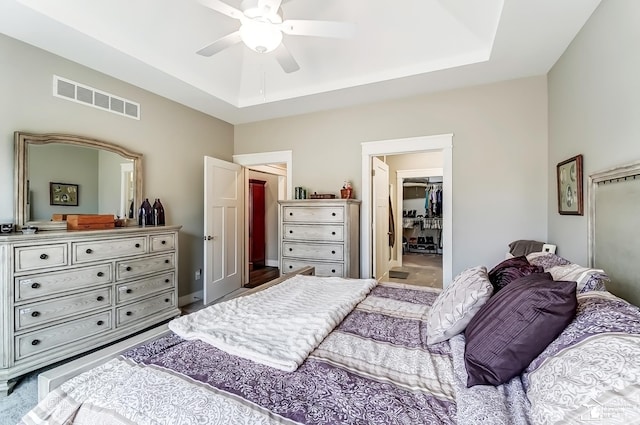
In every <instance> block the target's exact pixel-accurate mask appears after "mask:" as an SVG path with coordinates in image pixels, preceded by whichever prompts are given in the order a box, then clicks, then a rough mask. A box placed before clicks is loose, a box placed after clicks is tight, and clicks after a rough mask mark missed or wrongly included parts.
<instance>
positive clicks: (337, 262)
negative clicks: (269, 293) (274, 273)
mask: <svg viewBox="0 0 640 425" xmlns="http://www.w3.org/2000/svg"><path fill="white" fill-rule="evenodd" d="M279 204H280V253H281V259H280V270H281V271H282V273H289V272H291V271H293V270H295V269H298V268H300V267H304V266H314V267H315V274H316V276H339V277H352V278H358V277H360V201H356V200H353V199H304V200H292V201H279Z"/></svg>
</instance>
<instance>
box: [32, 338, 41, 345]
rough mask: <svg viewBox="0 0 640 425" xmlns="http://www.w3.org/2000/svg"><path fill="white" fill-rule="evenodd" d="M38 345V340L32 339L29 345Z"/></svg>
mask: <svg viewBox="0 0 640 425" xmlns="http://www.w3.org/2000/svg"><path fill="white" fill-rule="evenodd" d="M38 344H40V340H39V339H34V340H33V341H31V345H38Z"/></svg>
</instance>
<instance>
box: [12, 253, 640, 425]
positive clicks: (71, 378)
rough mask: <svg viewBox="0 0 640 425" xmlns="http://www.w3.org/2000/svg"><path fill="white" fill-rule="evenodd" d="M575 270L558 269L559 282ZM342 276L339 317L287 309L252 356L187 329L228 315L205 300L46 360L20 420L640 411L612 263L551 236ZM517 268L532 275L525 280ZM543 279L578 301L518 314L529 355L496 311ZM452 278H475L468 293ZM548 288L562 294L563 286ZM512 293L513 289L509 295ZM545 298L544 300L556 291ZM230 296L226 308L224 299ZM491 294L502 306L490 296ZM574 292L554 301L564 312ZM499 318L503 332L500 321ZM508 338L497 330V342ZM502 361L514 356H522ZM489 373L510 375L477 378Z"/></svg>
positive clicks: (608, 417)
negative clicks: (64, 358) (383, 279)
mask: <svg viewBox="0 0 640 425" xmlns="http://www.w3.org/2000/svg"><path fill="white" fill-rule="evenodd" d="M523 259H524V260H525V261H526V264H525V263H524V262H523ZM514 268H515V269H517V270H515V269H514ZM528 271H530V272H531V273H528ZM312 273H313V269H312V268H305V269H303V270H301V271H300V272H299V273H296V274H291V275H287V277H284V278H281V279H278V280H277V281H274V282H272V283H271V284H269V285H268V288H267V289H264V290H260V291H251V293H250V294H248V295H246V296H244V297H242V298H241V299H244V301H242V302H247V303H249V302H252V300H253V301H256V300H257V301H256V302H258V301H259V304H260V305H263V304H264V303H263V298H260V297H265V296H272V294H275V293H276V292H277V289H278V288H284V287H286V286H285V285H290V284H291V285H292V284H293V283H292V282H293V280H294V279H295V280H297V281H296V282H297V283H296V282H294V283H296V284H302V286H304V285H315V284H317V283H319V282H318V279H322V278H315V277H313V276H310V274H312ZM491 274H493V276H492V277H493V278H494V280H496V277H498V278H499V280H500V282H501V285H502V286H501V287H500V288H499V289H496V288H495V287H494V286H493V285H494V283H492V282H491V281H490V280H489V275H491ZM532 277H533V278H532ZM542 277H544V279H542ZM571 278H573V279H574V280H572V281H569V280H565V281H563V282H566V283H565V284H563V285H555V284H554V283H552V282H554V281H556V280H561V279H571ZM509 279H511V282H506V281H507V280H509ZM536 279H537V280H540V279H542V281H540V282H538V281H536V282H534V280H536ZM348 281H349V284H352V283H353V284H354V285H355V286H357V285H360V286H357V289H356V290H355V292H357V294H356V295H357V296H354V297H351V298H350V299H349V302H347V303H343V302H342V301H340V302H336V305H338V304H339V306H338V308H337V309H336V310H340V309H343V310H344V309H345V308H346V307H345V306H347V305H348V306H351V307H349V308H348V311H344V312H343V314H341V315H340V314H339V315H337V316H335V315H333V313H331V314H330V317H331V319H330V320H329V321H333V322H335V327H331V326H329V327H330V328H331V329H329V331H328V333H327V334H326V336H324V335H316V334H315V331H314V330H313V329H311V330H304V331H302V333H300V335H299V336H296V337H295V338H289V339H287V338H286V337H284V336H286V335H289V333H290V332H292V331H289V330H287V331H285V332H281V335H278V332H277V327H278V326H280V325H279V324H278V326H272V328H276V329H275V331H274V329H271V330H267V331H264V332H265V334H269V335H272V334H271V333H269V332H272V331H274V332H275V333H273V335H274V336H273V337H271V336H269V337H268V338H267V337H265V338H262V339H264V340H265V344H267V345H266V347H267V349H266V352H265V349H264V347H262V346H261V347H257V348H255V350H254V348H253V347H251V346H249V347H248V348H247V350H248V351H252V350H254V351H255V352H257V353H258V357H256V358H257V360H256V358H254V359H253V360H252V359H249V358H245V357H244V352H243V350H239V351H238V352H236V353H235V354H234V353H233V348H229V347H225V345H224V344H226V343H229V341H230V340H231V339H234V338H235V337H236V333H237V332H239V333H242V332H243V331H242V330H241V331H235V330H234V331H233V332H231V333H228V334H222V335H217V332H218V328H216V329H214V330H212V331H211V332H209V333H208V334H207V335H209V336H205V337H203V336H202V335H200V336H198V335H192V334H191V333H190V332H191V331H193V330H194V329H198V327H197V326H196V325H197V323H198V322H203V323H212V322H215V323H218V320H217V318H218V317H220V316H217V314H219V313H220V311H222V310H210V311H208V312H206V313H203V314H202V315H200V316H199V318H195V316H193V317H189V316H191V315H189V316H184V320H183V321H182V322H180V323H179V324H173V325H172V324H169V327H171V328H173V329H174V330H178V332H179V333H180V335H178V334H177V333H176V332H174V330H171V329H169V328H168V327H167V326H164V327H160V328H157V329H153V330H150V331H148V332H146V333H144V334H141V335H139V336H137V337H135V338H132V339H130V340H127V341H124V342H122V343H120V344H117V345H115V346H113V347H110V348H108V349H106V350H102V351H99V352H96V353H94V354H91V355H89V356H87V357H86V358H84V359H80V360H78V361H75V362H71V363H69V364H67V365H64V366H61V367H60V368H57V369H53V370H52V371H49V372H47V373H45V374H43V375H41V376H40V378H39V392H40V396H41V401H40V403H39V404H38V406H36V408H34V409H33V410H32V411H30V412H29V413H28V414H27V415H26V416H25V417H24V418H23V420H22V423H23V424H35V423H65V424H66V423H69V424H70V423H79V424H84V423H87V424H89V423H90V424H98V423H117V424H134V423H135V424H160V423H167V424H178V423H179V424H190V423H199V424H235V423H237V424H463V425H464V424H478V423H491V424H505V425H506V424H529V423H541V424H542V423H588V422H589V421H592V423H607V424H609V423H610V424H614V423H633V421H637V420H638V418H640V410H639V409H640V408H639V407H638V406H640V387H639V386H638V382H640V311H639V309H638V308H637V307H635V306H633V305H631V304H629V303H627V302H626V301H624V300H621V299H620V298H617V297H615V296H613V295H612V294H610V293H608V292H606V290H605V286H604V285H605V281H606V274H605V273H604V272H603V271H600V270H596V269H587V268H584V267H583V268H581V267H580V266H577V265H574V264H571V263H570V262H568V261H567V260H564V259H562V258H561V257H558V256H556V255H554V254H552V253H549V252H544V253H533V254H529V255H527V256H520V257H514V258H510V259H507V260H505V261H504V262H502V263H500V264H498V265H496V266H495V267H493V268H492V270H491V271H488V270H487V269H486V268H485V267H481V266H478V267H474V268H470V269H468V270H465V271H464V272H462V273H460V275H458V276H457V277H456V279H455V280H454V282H453V283H452V285H450V286H448V288H447V289H445V290H443V291H442V290H438V289H434V288H427V287H417V286H410V285H405V284H399V283H380V284H376V283H375V282H367V281H366V280H357V281H356V280H353V279H348ZM521 281H526V282H525V284H522V285H521V284H520V282H521ZM331 283H332V282H324V283H323V284H325V285H330V284H331ZM333 283H338V282H333ZM343 283H344V282H343ZM487 285H490V286H491V288H489V287H488V286H487ZM326 287H328V286H326ZM533 287H536V288H540V289H539V291H540V293H541V294H542V298H543V299H544V298H545V297H547V298H549V297H548V295H549V293H548V292H547V291H548V290H549V289H548V288H549V287H554V288H555V287H557V288H559V289H558V290H561V291H564V292H565V293H566V294H568V295H569V297H568V298H569V299H571V302H572V303H573V304H571V307H570V308H569V310H571V308H572V309H573V311H572V312H571V314H565V316H566V317H564V318H563V319H562V320H561V321H558V320H557V318H550V317H535V318H528V319H527V320H525V321H523V322H522V323H520V324H521V325H522V326H523V328H522V329H519V330H517V331H518V332H519V333H522V332H523V329H524V334H526V333H527V332H534V335H536V336H535V337H532V338H528V339H529V340H530V341H534V342H536V343H535V344H533V345H536V347H534V348H535V351H536V352H537V354H536V355H535V356H531V353H526V355H525V354H522V353H519V352H517V350H516V351H514V350H515V348H514V347H516V346H519V345H518V344H517V343H516V342H514V341H513V340H505V341H502V340H501V338H503V335H504V334H506V333H509V332H506V331H505V329H506V327H505V326H504V325H500V323H502V324H504V323H516V322H517V320H513V321H510V319H506V318H505V317H504V316H500V314H502V313H501V312H502V311H505V310H509V308H511V307H512V308H514V309H515V311H514V312H512V313H513V314H520V313H521V312H522V311H518V308H521V307H520V306H521V305H522V304H523V302H522V299H523V298H518V297H522V295H521V294H520V292H524V293H525V295H526V297H527V298H532V297H531V294H529V293H527V292H526V291H529V290H530V288H533ZM454 288H458V289H461V288H464V289H465V290H464V291H463V292H464V294H465V296H463V297H462V298H464V299H462V300H460V299H459V298H460V293H461V291H455V290H454ZM514 288H515V289H514ZM518 288H520V289H518ZM496 291H499V292H496ZM571 291H573V292H571ZM500 293H501V294H502V295H500V296H498V295H497V294H500ZM265 294H266V295H265ZM327 294H331V293H330V292H329V291H327ZM327 294H323V293H314V294H313V295H312V296H311V297H298V298H297V299H295V297H294V301H295V302H294V304H295V305H296V306H295V308H298V309H300V308H301V306H303V310H305V312H308V313H309V315H310V316H313V317H315V316H321V315H323V314H325V312H324V311H322V312H319V313H316V312H314V311H313V309H314V308H315V306H314V305H313V303H307V304H308V305H307V304H305V302H306V301H304V300H303V301H302V304H298V303H297V301H299V300H300V299H302V298H304V299H305V300H308V299H309V298H311V299H316V297H317V298H318V299H323V298H322V297H323V296H325V297H326V296H329V297H330V298H331V299H334V298H336V299H337V298H340V297H342V295H339V296H338V295H336V296H335V297H334V296H333V295H327ZM551 296H552V297H551V298H553V297H556V298H557V297H558V296H559V293H558V292H557V291H556V292H554V293H552V294H551ZM505 298H507V299H509V300H511V301H510V305H511V306H510V307H509V308H507V307H505V304H504V303H505V301H504V299H505ZM533 298H535V297H533ZM327 299H328V298H327ZM340 300H342V298H340ZM232 301H234V300H231V301H229V303H231V302H232ZM545 302H547V304H545V305H547V307H549V306H548V304H549V300H548V299H546V301H545ZM238 303H239V304H241V302H240V301H238ZM222 304H224V305H222V306H221V307H219V309H224V308H226V307H227V305H226V303H222ZM254 305H258V304H254ZM496 305H497V307H500V308H499V309H498V310H497V313H496V311H494V310H492V309H493V308H495V307H496ZM566 305H567V303H566V302H562V303H559V304H558V305H557V306H555V307H557V308H556V310H557V311H556V312H555V313H556V315H561V314H560V313H563V312H562V309H565V310H566V309H567V307H566ZM234 306H235V304H234ZM212 307H215V306H212ZM555 307H554V306H553V305H552V306H550V307H549V308H548V309H549V310H553V309H554V308H555ZM210 308H211V307H210ZM234 308H235V307H234ZM204 310H208V309H204ZM204 310H203V311H204ZM230 311H232V312H236V310H234V309H232V310H230ZM197 313H199V312H196V313H193V314H197ZM207 314H208V316H207ZM265 314H266V315H267V316H266V317H268V319H265V318H264V317H253V319H254V320H255V321H257V322H259V321H261V320H269V321H271V320H273V323H280V322H278V320H280V319H282V318H281V317H275V316H270V315H269V314H270V313H269V311H268V309H266V313H265ZM296 314H297V315H298V314H299V310H298V313H296ZM493 314H497V316H495V317H494V316H492V315H493ZM274 317H275V318H274ZM285 318H286V317H285ZM180 319H183V318H180ZM180 319H178V320H180ZM480 319H482V320H480ZM490 319H491V320H492V321H491V320H490ZM496 320H497V321H498V322H496ZM505 320H506V321H505ZM221 321H224V320H222V319H221ZM255 321H254V322H252V323H256V322H255ZM488 321H489V322H490V323H489V322H488ZM172 323H173V322H172ZM176 323H178V322H176ZM270 323H271V322H270ZM531 323H537V324H538V326H539V325H541V324H542V326H543V327H544V328H550V327H552V326H551V325H549V326H546V325H545V324H550V323H556V327H557V328H558V330H557V331H556V334H555V335H549V336H547V338H548V339H549V341H544V340H543V339H542V338H540V339H539V340H538V336H537V335H538V333H539V332H540V328H537V329H531V328H529V325H530V324H531ZM216 326H218V325H216ZM322 326H324V325H322ZM322 326H321V327H322ZM514 326H515V325H514ZM218 327H220V326H218ZM515 327H516V328H517V326H515ZM490 330H493V331H496V333H495V334H493V335H491V334H490V333H488V332H489V331H490ZM251 332H253V334H252V333H251ZM262 332H263V331H262V328H259V332H257V333H256V331H255V329H251V330H249V334H248V335H254V336H255V338H258V339H260V338H261V337H262V336H263V335H262ZM536 332H538V333H536ZM211 335H213V336H211ZM230 335H231V336H230ZM283 335H284V336H283ZM296 335H297V334H296ZM208 338H211V339H212V341H207V339H208ZM216 338H217V339H216ZM271 339H275V340H280V342H283V341H284V342H285V343H290V344H292V346H296V348H295V349H294V348H292V350H291V351H292V352H293V351H296V350H297V346H298V345H305V346H306V347H307V351H308V354H307V355H304V356H302V357H303V358H300V359H298V357H296V356H297V354H296V355H289V354H290V353H288V352H287V350H286V349H285V350H281V349H280V348H279V346H278V345H277V344H276V345H274V346H271V345H269V344H270V340H271ZM499 340H500V341H499ZM220 341H222V342H220ZM234 341H235V340H234ZM238 341H239V342H237V344H245V342H243V341H242V340H241V339H239V340H238ZM301 341H302V342H301ZM305 341H306V342H308V344H307V343H305ZM486 341H491V344H493V346H492V348H491V349H495V350H497V351H496V352H498V351H500V350H502V351H501V353H502V354H501V355H503V356H506V358H507V359H516V360H517V359H520V360H522V359H525V358H527V360H526V364H523V365H520V366H517V367H516V370H515V371H514V370H510V371H507V372H505V370H504V369H505V367H504V366H505V364H504V362H503V363H502V364H500V365H499V366H500V367H498V368H497V369H495V370H493V369H492V366H491V365H490V364H489V365H488V364H487V363H486V362H485V363H483V359H482V354H480V355H478V356H477V357H475V358H474V357H471V355H472V352H479V353H482V350H481V349H482V346H483V345H486V344H485V343H486ZM499 343H503V345H502V346H500V347H498V345H499ZM234 344H236V343H235V342H234V343H231V344H230V346H233V345H234ZM248 344H249V345H250V344H251V343H250V341H249V342H248ZM220 346H222V347H223V348H225V349H222V348H219V347H220ZM271 347H275V348H271ZM309 347H310V348H309ZM496 347H498V348H496ZM227 348H228V349H227ZM478 350H480V351H478ZM229 351H231V352H229ZM271 351H282V354H279V355H278V356H276V357H277V359H276V360H277V361H276V362H275V363H269V362H270V361H272V360H270V359H267V358H264V357H265V356H266V357H268V355H269V354H270V352H271ZM527 355H528V356H530V357H531V358H530V359H528V357H527ZM495 357H496V356H493V357H492V358H491V359H489V363H491V362H492V361H493V360H495ZM503 360H504V358H503ZM521 362H522V361H521ZM506 363H508V364H507V367H506V368H512V369H513V367H514V365H512V364H511V363H514V362H512V361H507V362H506ZM490 369H491V373H487V372H488V371H489V370H490ZM496 371H497V372H496ZM494 372H495V373H494ZM514 373H515V374H514ZM511 375H513V376H511ZM510 376H511V377H510ZM495 379H498V380H499V381H500V380H501V382H500V383H497V382H496V383H495V385H494V384H486V382H485V383H484V384H482V383H481V384H478V383H477V382H482V381H483V380H485V381H491V380H495ZM474 380H476V382H475V383H473V382H472V381H474ZM470 383H473V385H470Z"/></svg>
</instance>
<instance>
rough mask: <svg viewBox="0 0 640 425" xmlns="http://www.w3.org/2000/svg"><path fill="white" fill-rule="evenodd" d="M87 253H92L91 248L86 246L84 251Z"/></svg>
mask: <svg viewBox="0 0 640 425" xmlns="http://www.w3.org/2000/svg"><path fill="white" fill-rule="evenodd" d="M85 252H86V253H87V254H92V253H93V249H91V248H87V250H86V251H85Z"/></svg>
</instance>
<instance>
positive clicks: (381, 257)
mask: <svg viewBox="0 0 640 425" xmlns="http://www.w3.org/2000/svg"><path fill="white" fill-rule="evenodd" d="M372 160H373V164H372V167H371V168H372V169H373V182H372V183H373V184H372V185H371V186H372V187H373V200H374V201H373V223H374V229H373V247H374V252H375V254H374V255H373V276H374V277H375V278H376V280H378V281H380V279H382V278H383V277H385V275H387V274H388V273H389V258H390V255H389V254H390V252H391V251H390V249H389V166H388V165H387V164H385V163H384V162H382V161H380V160H379V159H378V158H376V157H373V158H372Z"/></svg>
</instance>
